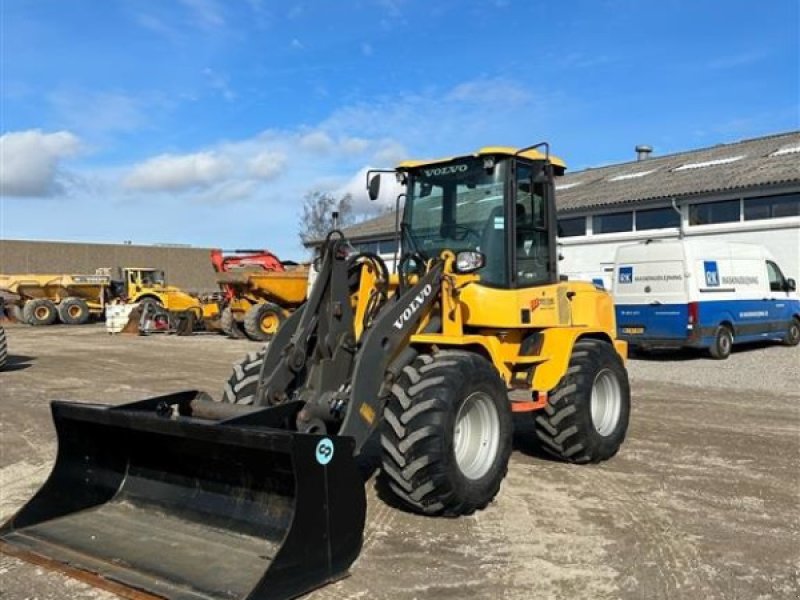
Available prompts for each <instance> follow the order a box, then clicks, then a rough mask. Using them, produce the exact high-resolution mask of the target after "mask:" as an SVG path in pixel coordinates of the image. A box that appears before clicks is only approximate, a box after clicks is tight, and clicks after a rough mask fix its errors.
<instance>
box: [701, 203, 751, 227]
mask: <svg viewBox="0 0 800 600" xmlns="http://www.w3.org/2000/svg"><path fill="white" fill-rule="evenodd" d="M739 212H740V211H739V200H723V201H722V202H704V203H703V204H690V205H689V225H711V224H712V223H735V222H736V221H738V220H739Z"/></svg>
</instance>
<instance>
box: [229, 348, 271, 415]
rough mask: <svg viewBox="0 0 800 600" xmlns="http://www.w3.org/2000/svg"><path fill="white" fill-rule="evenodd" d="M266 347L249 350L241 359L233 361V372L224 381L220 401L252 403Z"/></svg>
mask: <svg viewBox="0 0 800 600" xmlns="http://www.w3.org/2000/svg"><path fill="white" fill-rule="evenodd" d="M266 354H267V349H266V348H262V349H261V350H257V351H256V352H250V353H249V354H248V355H247V356H245V357H244V358H242V359H241V360H238V361H236V362H235V363H233V372H232V373H231V376H230V377H228V381H227V382H225V388H224V390H223V392H222V401H223V402H229V403H231V404H253V402H255V399H256V392H257V391H258V380H259V377H260V376H261V366H262V365H263V364H264V357H265V356H266Z"/></svg>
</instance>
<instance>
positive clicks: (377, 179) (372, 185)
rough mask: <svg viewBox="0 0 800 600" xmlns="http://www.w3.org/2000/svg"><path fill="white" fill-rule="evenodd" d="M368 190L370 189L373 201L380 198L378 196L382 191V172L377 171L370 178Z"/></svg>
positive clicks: (370, 197)
mask: <svg viewBox="0 0 800 600" xmlns="http://www.w3.org/2000/svg"><path fill="white" fill-rule="evenodd" d="M367 190H368V191H369V199H370V200H372V201H373V202H374V201H375V200H377V199H378V196H379V195H380V193H381V174H380V173H375V174H374V175H372V177H370V178H369V184H368V185H367Z"/></svg>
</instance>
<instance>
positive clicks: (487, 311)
mask: <svg viewBox="0 0 800 600" xmlns="http://www.w3.org/2000/svg"><path fill="white" fill-rule="evenodd" d="M563 170H564V165H563V163H562V162H561V161H560V160H559V159H557V158H555V157H551V156H550V155H549V151H548V149H547V146H546V145H539V146H534V147H530V148H525V149H522V150H516V149H512V148H504V147H491V148H483V149H481V150H479V151H478V152H476V153H474V154H469V155H466V156H461V157H456V158H448V159H444V160H440V161H425V162H406V163H403V164H401V165H400V166H399V167H398V168H397V169H396V170H394V175H395V177H397V178H398V180H399V181H400V182H401V183H403V184H404V185H405V188H406V191H405V194H406V200H405V208H404V213H403V219H402V240H403V241H402V246H403V256H402V258H401V259H400V261H399V266H398V272H397V273H396V274H390V273H388V271H387V268H386V265H385V264H384V262H383V261H382V260H381V259H380V257H378V256H376V255H374V254H369V253H360V254H359V253H354V251H353V248H352V246H351V245H350V244H349V243H348V242H347V240H346V239H344V237H343V236H342V234H341V233H339V232H336V231H333V232H331V233H330V234H329V235H328V237H327V240H326V242H325V244H324V246H323V248H322V257H321V261H320V268H319V276H318V278H317V279H316V281H315V283H314V285H313V287H312V288H311V291H310V294H309V298H308V300H307V301H306V302H305V303H304V304H303V305H302V306H300V307H299V308H298V309H297V310H295V311H294V312H293V313H292V314H291V316H289V317H288V318H287V319H286V320H285V322H284V323H283V325H282V326H281V327H280V329H278V331H277V333H276V334H275V336H274V338H273V339H272V342H271V343H270V345H269V346H268V347H267V348H265V349H263V350H261V351H260V352H254V353H251V354H250V355H248V356H247V357H246V358H244V359H243V360H242V361H241V362H239V363H238V364H236V365H234V369H233V373H232V374H231V376H230V379H229V380H228V382H227V384H226V386H225V392H224V397H223V401H222V402H215V401H213V400H211V399H210V398H209V397H208V396H207V395H205V394H203V393H200V392H196V391H185V392H179V393H175V394H171V395H167V396H162V397H157V398H150V399H146V400H142V401H139V402H134V403H131V404H123V405H120V406H104V405H99V404H98V405H87V404H77V403H70V402H54V403H53V405H52V412H53V419H54V421H55V427H56V431H57V434H58V457H57V459H56V464H55V467H54V469H53V472H52V473H51V475H50V477H49V479H48V480H47V482H46V483H45V484H44V486H43V487H42V488H41V490H40V491H39V492H38V493H37V494H36V495H35V496H34V497H33V498H32V499H31V500H30V501H29V502H28V503H27V504H26V505H25V506H23V507H22V509H21V510H20V511H19V513H17V514H16V516H14V517H13V518H12V519H11V520H10V521H9V522H7V523H6V524H5V525H4V526H3V527H2V529H0V544H2V549H3V550H5V551H6V552H10V553H12V554H15V555H17V556H23V557H25V558H28V559H30V560H34V561H39V562H40V563H43V564H48V565H50V566H55V567H57V568H60V569H62V570H66V571H68V572H70V573H72V574H73V575H77V576H81V577H84V578H85V579H89V580H90V581H93V582H94V583H95V584H97V585H103V586H106V587H111V588H113V589H114V591H115V592H116V593H118V594H121V595H127V596H128V597H131V598H147V597H163V598H180V599H186V600H188V599H192V600H198V599H212V598H213V599H237V600H239V599H242V600H243V599H249V600H256V599H258V600H265V599H282V598H292V597H296V596H298V595H301V594H303V593H306V592H308V591H310V590H312V589H314V588H316V587H318V586H321V585H323V584H325V583H327V582H330V581H333V580H336V579H337V578H340V577H343V576H344V575H346V574H347V571H348V569H349V568H350V566H351V565H352V563H353V561H354V560H355V559H356V557H357V556H358V554H359V552H360V549H361V544H362V536H363V530H364V518H365V504H366V502H365V491H364V484H365V482H364V477H365V475H368V474H369V469H368V466H369V465H372V464H374V463H375V462H376V460H377V462H378V463H379V464H380V469H379V472H378V475H377V480H376V481H377V485H378V486H379V491H381V495H382V496H383V497H385V498H387V499H389V500H391V501H392V503H393V504H396V505H398V506H400V507H404V508H405V509H406V510H409V511H413V512H417V513H420V514H424V515H431V516H449V517H458V516H461V515H468V514H471V513H473V512H475V511H477V510H482V509H484V508H485V507H486V506H487V505H489V503H490V502H491V501H492V499H493V498H494V497H495V495H496V494H497V493H498V491H499V489H500V484H501V482H502V480H503V478H504V476H505V474H506V471H507V468H508V462H509V458H510V454H511V441H512V414H513V413H519V416H520V418H528V419H530V423H531V425H532V427H530V428H529V429H531V431H532V432H533V433H532V434H531V435H535V438H536V440H537V441H538V442H539V444H540V445H541V448H542V449H543V450H544V451H547V452H549V453H550V454H551V455H552V456H554V457H555V458H557V459H561V460H563V461H567V462H573V463H594V462H599V461H603V460H606V459H609V458H611V457H612V456H614V455H615V454H616V452H617V451H618V449H619V448H620V446H621V444H622V442H623V440H624V438H625V435H626V431H627V427H628V418H629V412H630V391H629V385H628V377H627V372H626V369H625V358H626V346H625V343H624V342H621V341H619V340H618V339H617V338H616V333H615V323H614V310H613V305H612V301H611V298H610V296H609V295H608V294H607V293H606V292H605V291H603V290H601V289H598V288H597V287H595V286H594V285H592V284H590V283H584V282H571V281H564V280H562V279H561V278H560V277H559V275H558V270H557V264H558V253H557V249H556V245H555V231H556V229H555V207H554V197H553V193H554V192H553V190H554V184H553V182H554V177H555V176H557V175H559V174H561V173H562V172H563ZM368 189H369V191H370V196H371V197H373V198H374V197H377V195H378V194H379V190H380V174H378V173H373V174H368ZM368 440H374V442H375V443H369V444H368V443H367V442H368Z"/></svg>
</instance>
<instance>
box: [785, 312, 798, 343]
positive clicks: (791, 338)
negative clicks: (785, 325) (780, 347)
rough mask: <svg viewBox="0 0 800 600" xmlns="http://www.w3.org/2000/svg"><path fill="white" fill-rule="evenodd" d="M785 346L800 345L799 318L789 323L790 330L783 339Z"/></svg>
mask: <svg viewBox="0 0 800 600" xmlns="http://www.w3.org/2000/svg"><path fill="white" fill-rule="evenodd" d="M783 344H784V345H785V346H797V344H800V319H798V318H797V317H795V318H794V319H792V321H791V323H789V329H788V330H787V331H786V335H785V336H784V338H783Z"/></svg>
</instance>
